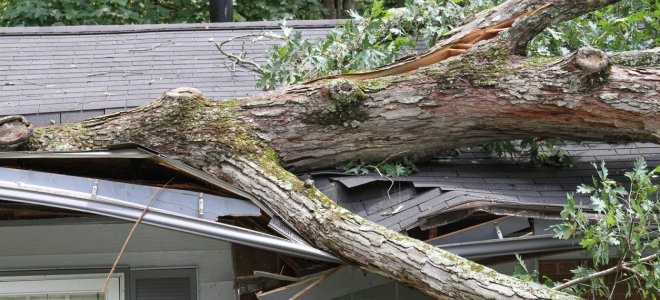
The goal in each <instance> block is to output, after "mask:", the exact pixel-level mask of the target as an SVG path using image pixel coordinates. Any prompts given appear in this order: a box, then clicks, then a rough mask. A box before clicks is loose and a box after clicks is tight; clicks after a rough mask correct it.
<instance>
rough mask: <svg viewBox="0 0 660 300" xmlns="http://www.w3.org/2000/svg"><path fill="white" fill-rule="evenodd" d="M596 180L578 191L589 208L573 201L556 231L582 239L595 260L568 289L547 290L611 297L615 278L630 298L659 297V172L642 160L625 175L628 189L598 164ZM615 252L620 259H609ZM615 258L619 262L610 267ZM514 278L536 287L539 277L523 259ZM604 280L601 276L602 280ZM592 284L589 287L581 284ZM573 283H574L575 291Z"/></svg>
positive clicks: (581, 269)
mask: <svg viewBox="0 0 660 300" xmlns="http://www.w3.org/2000/svg"><path fill="white" fill-rule="evenodd" d="M594 168H596V170H597V174H598V178H594V179H593V183H592V184H591V185H586V184H583V185H580V186H579V187H578V188H577V193H579V194H584V195H588V196H589V203H588V205H585V204H583V203H576V201H575V198H574V195H572V194H571V195H569V196H568V203H567V204H566V206H565V207H564V209H563V210H562V212H561V216H562V217H564V218H566V219H567V221H566V222H564V223H561V224H558V225H555V226H553V227H552V229H553V230H554V232H555V238H559V239H570V238H578V239H580V246H581V247H582V248H583V249H585V251H586V252H587V254H588V255H589V256H590V257H591V258H592V261H591V263H590V264H586V263H585V264H583V265H582V266H579V267H577V268H576V269H574V270H571V273H573V279H572V280H571V281H569V282H568V283H561V282H552V281H551V280H549V279H548V278H544V279H545V284H546V285H548V286H551V287H552V286H554V287H558V286H559V285H560V284H564V285H565V287H566V289H565V291H567V292H570V293H573V294H575V295H581V296H584V295H594V296H600V297H607V298H610V299H611V297H612V290H613V289H614V286H610V285H608V283H607V282H606V280H605V278H604V276H605V275H610V276H611V275H612V274H614V276H615V282H617V283H615V286H616V284H625V285H627V294H626V297H627V298H628V297H630V296H632V293H633V292H635V293H637V294H640V295H641V296H642V297H644V298H645V299H658V297H659V296H660V261H658V257H657V255H658V253H659V252H658V251H659V250H660V249H659V247H660V233H659V232H658V225H659V224H660V203H659V202H658V196H659V195H658V190H659V189H660V185H658V184H656V183H654V182H653V179H654V178H656V177H657V175H656V174H657V173H660V166H658V167H656V168H655V169H653V170H651V171H649V170H648V168H647V165H646V162H645V161H644V159H643V158H639V159H638V160H637V161H636V162H635V164H634V168H633V171H631V172H627V173H625V177H627V178H628V180H630V183H629V184H626V186H628V189H626V187H624V186H623V185H622V184H621V183H619V182H616V181H614V180H612V179H610V178H609V174H608V170H607V168H606V167H605V163H601V164H600V166H598V165H596V164H594ZM612 250H614V251H616V253H611V251H612ZM611 257H617V259H616V261H612V258H611ZM516 258H517V259H518V266H517V267H516V269H515V271H514V274H513V276H514V277H516V278H520V279H523V280H526V281H537V277H538V272H537V271H534V272H531V273H530V272H529V271H528V270H527V267H526V266H525V264H524V262H523V261H522V259H521V258H520V256H518V255H516ZM599 275H600V276H599ZM584 278H589V280H587V281H586V282H581V280H582V279H584ZM569 283H573V284H574V285H571V284H569Z"/></svg>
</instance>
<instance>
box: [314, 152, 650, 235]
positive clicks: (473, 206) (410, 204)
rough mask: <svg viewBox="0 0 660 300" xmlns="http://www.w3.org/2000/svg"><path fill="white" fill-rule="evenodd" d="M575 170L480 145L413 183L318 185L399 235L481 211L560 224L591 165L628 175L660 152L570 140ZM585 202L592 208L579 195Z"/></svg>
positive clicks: (319, 178) (334, 180)
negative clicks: (641, 158) (529, 161)
mask: <svg viewBox="0 0 660 300" xmlns="http://www.w3.org/2000/svg"><path fill="white" fill-rule="evenodd" d="M561 147H562V149H564V150H565V151H567V152H568V154H569V155H571V156H573V157H574V158H575V160H576V163H575V165H574V166H573V167H535V166H531V165H529V164H525V163H515V162H513V161H511V160H505V159H499V158H496V157H492V156H490V155H489V154H488V153H486V152H484V151H482V150H481V149H479V148H478V147H476V148H474V149H472V150H470V151H464V152H462V153H461V154H460V155H458V156H456V157H451V158H442V159H437V160H436V161H432V162H427V163H424V164H420V165H418V168H419V172H417V173H414V174H412V175H411V176H407V177H393V178H385V177H382V176H378V175H373V174H369V175H357V176H356V175H351V174H338V173H337V171H336V170H329V171H319V172H315V173H312V174H311V175H312V177H313V179H314V181H315V182H316V183H317V187H318V188H319V189H320V190H321V191H323V192H324V193H326V194H327V195H328V196H329V197H330V198H331V199H333V200H335V201H336V202H337V203H339V204H340V205H342V206H343V207H345V208H347V209H349V210H351V211H352V212H354V213H356V214H358V215H360V216H362V217H365V218H366V219H368V220H370V221H374V222H377V223H379V224H381V225H383V226H386V227H388V228H390V229H393V230H396V231H403V230H408V229H411V228H414V227H418V226H421V227H422V229H429V228H431V227H435V226H441V225H445V224H449V223H453V222H457V221H460V220H463V219H465V218H467V217H469V216H470V215H472V214H473V213H475V212H487V213H490V214H494V215H504V216H506V215H513V216H524V217H529V218H541V219H557V218H559V212H560V211H561V208H562V207H563V205H564V204H565V202H566V195H567V194H569V193H573V192H575V189H576V187H577V186H578V185H579V184H581V183H591V182H592V176H595V175H596V171H595V169H594V167H593V166H592V162H600V161H602V160H605V161H607V163H606V166H607V167H608V169H610V172H609V173H610V177H611V178H612V179H614V180H618V181H622V182H625V180H626V178H625V177H624V176H623V175H624V172H625V171H626V170H630V169H631V168H632V166H633V163H634V161H635V160H636V159H637V158H638V157H639V156H644V157H645V159H646V161H647V163H648V164H649V166H651V167H654V166H657V165H658V164H660V146H658V145H655V144H650V143H630V144H603V143H576V142H563V143H562V144H561ZM575 197H576V200H577V201H578V203H579V202H580V201H583V202H584V203H588V199H587V198H586V197H584V196H583V195H575Z"/></svg>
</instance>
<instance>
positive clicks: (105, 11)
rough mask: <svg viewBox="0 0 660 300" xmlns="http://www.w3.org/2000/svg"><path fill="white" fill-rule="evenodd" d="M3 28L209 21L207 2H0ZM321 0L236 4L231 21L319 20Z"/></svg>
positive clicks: (322, 11) (245, 0) (255, 0)
mask: <svg viewBox="0 0 660 300" xmlns="http://www.w3.org/2000/svg"><path fill="white" fill-rule="evenodd" d="M0 4H1V6H0V24H1V25H2V26H51V25H109V24H154V23H200V22H208V21H209V1H208V0H159V1H153V0H49V1H42V0H1V1H0ZM326 16H327V10H326V8H325V6H324V5H323V4H322V3H321V1H320V0H279V1H267V0H239V1H236V3H235V5H234V20H236V21H261V20H281V19H285V18H288V19H300V20H306V19H321V18H324V17H326Z"/></svg>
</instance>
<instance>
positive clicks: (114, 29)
mask: <svg viewBox="0 0 660 300" xmlns="http://www.w3.org/2000/svg"><path fill="white" fill-rule="evenodd" d="M343 21H344V20H292V21H287V25H288V26H291V27H294V28H296V29H313V28H334V27H335V26H336V25H338V24H341V22H343ZM279 23H280V21H257V22H231V23H181V24H137V25H79V26H46V27H0V36H42V35H103V34H130V33H151V32H176V31H225V30H231V31H239V30H258V29H279V28H280V25H279Z"/></svg>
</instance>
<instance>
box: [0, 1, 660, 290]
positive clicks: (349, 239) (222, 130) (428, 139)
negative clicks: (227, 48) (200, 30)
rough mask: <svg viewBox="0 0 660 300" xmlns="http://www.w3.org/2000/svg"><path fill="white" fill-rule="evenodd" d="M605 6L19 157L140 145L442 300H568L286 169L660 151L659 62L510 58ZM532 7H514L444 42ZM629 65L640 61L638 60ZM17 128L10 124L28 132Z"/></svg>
mask: <svg viewBox="0 0 660 300" xmlns="http://www.w3.org/2000/svg"><path fill="white" fill-rule="evenodd" d="M609 2H612V1H590V2H588V3H587V2H585V3H582V2H580V4H575V3H569V2H566V1H555V2H553V5H551V6H550V7H549V8H547V9H546V10H544V11H542V13H539V14H537V15H534V16H532V17H530V18H529V19H525V20H520V21H519V22H517V24H514V27H513V28H511V29H509V31H507V32H505V33H503V34H500V35H499V36H498V37H497V38H495V39H492V40H489V41H487V42H484V43H480V44H477V45H476V46H474V47H472V48H471V49H470V50H469V51H468V52H467V53H465V54H463V55H460V56H457V57H454V58H451V59H448V60H445V61H442V62H439V63H438V64H436V65H433V66H431V67H427V68H423V69H419V70H417V71H414V72H411V73H405V74H401V75H397V76H391V77H382V78H376V79H371V80H365V81H351V80H346V79H336V80H329V81H322V82H317V83H314V84H310V85H298V86H292V87H288V88H286V89H283V90H280V91H276V92H271V93H266V94H263V95H259V96H255V97H250V98H245V99H231V100H224V101H210V100H207V99H205V98H204V97H203V96H202V94H201V93H200V92H199V91H197V90H195V89H190V88H181V89H175V90H172V91H169V92H167V93H165V95H164V96H163V97H161V98H160V99H158V100H156V101H154V102H152V103H150V104H148V105H146V106H143V107H141V108H138V109H135V110H132V111H128V112H122V113H117V114H113V115H108V116H103V117H99V118H93V119H89V120H86V121H82V122H78V123H74V124H66V125H59V126H52V127H45V128H37V129H35V130H34V134H33V135H32V136H31V137H30V138H29V139H27V141H26V142H27V143H26V144H25V145H24V147H25V148H27V149H28V150H33V151H39V150H44V151H53V150H58V151H61V150H87V149H94V148H103V147H107V146H109V145H111V144H114V143H123V142H133V143H139V144H142V145H145V146H148V147H150V148H153V149H155V150H157V151H159V152H161V153H164V154H167V155H170V156H173V157H175V158H178V159H181V160H183V161H185V162H187V163H189V164H191V165H193V166H195V167H197V168H199V169H202V170H204V171H206V172H208V173H209V174H212V175H214V176H216V177H218V178H220V179H223V180H225V181H228V182H230V183H232V184H234V185H236V186H238V187H240V188H242V189H244V190H246V191H248V192H249V193H251V194H252V195H253V196H254V197H255V198H257V199H259V200H260V201H263V202H264V203H265V204H266V205H268V206H269V207H270V208H271V209H273V210H274V211H275V212H276V213H277V214H279V215H280V216H281V217H283V218H284V219H285V220H286V221H287V222H288V223H289V224H290V225H292V226H293V227H294V228H295V229H297V230H298V231H299V232H300V233H301V234H302V235H304V236H305V237H307V238H308V239H310V240H311V241H312V242H313V243H314V244H315V245H316V246H318V247H319V248H322V249H324V250H327V251H330V252H332V253H334V254H336V255H338V256H339V257H341V258H343V259H345V260H346V261H347V262H349V263H351V264H354V265H358V266H360V267H362V268H364V269H366V270H369V271H371V272H376V273H379V274H383V275H385V276H387V277H390V278H393V279H395V280H397V281H400V282H403V283H405V284H408V285H410V286H413V287H415V288H417V289H419V290H420V291H422V292H424V293H426V294H428V295H430V296H433V297H436V298H447V299H453V298H458V299H559V298H561V299H570V298H571V296H569V295H566V294H563V293H561V292H557V291H554V290H550V289H547V288H545V287H542V286H540V285H537V284H532V283H525V282H521V281H518V280H516V279H513V278H510V277H508V276H505V275H501V274H498V273H496V272H495V271H493V270H490V269H488V268H485V267H483V266H481V265H478V264H475V263H472V262H470V261H467V260H465V259H462V258H460V257H458V256H455V255H452V254H449V253H447V252H445V251H442V250H440V249H437V248H434V247H432V246H430V245H428V244H425V243H423V242H421V241H418V240H415V239H412V238H409V237H406V236H403V235H400V234H397V233H395V232H392V231H389V230H387V229H385V228H383V227H381V226H379V225H377V224H374V223H371V222H369V221H366V220H364V219H362V218H360V217H358V216H356V215H354V214H352V213H350V212H349V211H347V210H345V209H343V208H341V207H338V206H337V205H336V204H335V203H334V202H332V201H331V200H330V199H328V198H327V197H326V196H324V195H323V194H322V193H320V192H319V191H318V190H317V189H315V188H314V187H313V186H312V185H309V184H305V183H303V182H301V181H300V180H298V179H297V178H296V177H295V176H294V175H293V174H291V173H290V172H289V171H291V170H295V171H305V170H310V169H315V168H324V167H331V166H336V165H337V164H341V163H343V162H346V161H348V160H351V159H365V160H382V159H383V158H385V157H388V156H390V155H392V154H396V153H400V152H403V151H406V153H407V154H412V155H417V156H419V157H422V158H423V157H429V156H430V155H432V154H433V153H434V152H436V151H439V150H444V149H454V148H456V147H460V146H466V145H474V144H480V143H484V142H487V141H492V140H507V139H516V138H521V137H528V136H554V137H562V138H572V139H590V140H604V141H623V140H635V141H651V142H659V141H660V102H659V100H658V99H659V98H660V97H659V96H660V69H659V68H658V67H657V66H654V67H646V68H644V69H639V68H635V67H622V66H621V67H620V66H612V65H611V64H610V61H609V59H608V57H607V55H606V54H604V53H603V52H600V51H597V50H593V49H581V50H580V51H578V52H577V53H574V54H571V55H569V56H567V57H563V58H558V59H554V60H538V59H527V58H524V57H520V56H517V55H516V53H517V51H519V48H520V45H521V44H526V43H527V41H529V39H531V38H532V37H533V36H534V35H535V34H536V33H538V32H539V31H540V29H542V28H544V27H543V26H547V25H548V24H550V23H551V22H550V21H548V20H552V21H556V20H557V19H561V18H567V17H570V16H571V15H577V14H581V13H584V12H586V11H589V10H593V9H595V8H598V7H600V6H603V5H605V4H607V3H609ZM538 3H539V2H538V1H525V0H515V1H514V0H512V1H508V2H506V3H505V4H503V5H502V6H500V7H498V8H496V9H494V10H492V11H490V12H486V13H483V14H480V15H478V16H477V17H475V18H474V19H473V20H472V21H471V22H468V23H466V24H465V25H464V26H462V27H460V28H457V30H456V31H455V32H454V33H453V35H451V36H449V37H447V38H446V40H445V41H443V42H441V43H450V42H451V40H452V39H455V37H457V36H460V35H462V34H465V33H467V32H471V30H473V29H474V28H477V27H482V25H484V24H488V22H489V20H494V19H497V20H503V19H507V18H510V17H511V16H514V15H519V14H520V13H521V12H524V11H528V10H529V9H530V7H533V6H534V5H538ZM493 22H495V21H493ZM538 24H541V25H538ZM543 24H545V25H543ZM627 55H628V56H626V57H627V59H628V60H631V59H632V60H634V57H635V56H636V55H639V56H640V57H642V56H644V55H645V53H634V54H627ZM631 57H632V58H631ZM12 122H13V123H12V124H14V125H13V127H12V128H17V127H16V126H15V125H16V122H22V123H23V124H26V122H24V121H23V120H20V119H13V121H12ZM7 124H9V123H7ZM14 132H16V130H14ZM0 133H1V131H0ZM6 136H12V137H13V138H16V137H17V136H20V137H24V136H25V135H6ZM1 139H2V135H0V140H1ZM23 139H24V138H23ZM6 144H11V145H15V144H16V142H15V141H11V142H6ZM285 168H286V169H285ZM287 170H289V171H287Z"/></svg>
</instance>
